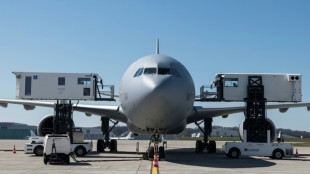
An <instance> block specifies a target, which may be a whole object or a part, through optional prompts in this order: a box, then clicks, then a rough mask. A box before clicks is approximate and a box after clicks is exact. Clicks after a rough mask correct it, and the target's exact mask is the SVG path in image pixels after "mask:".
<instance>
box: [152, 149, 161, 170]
mask: <svg viewBox="0 0 310 174" xmlns="http://www.w3.org/2000/svg"><path fill="white" fill-rule="evenodd" d="M151 174H159V169H158V157H157V154H156V153H155V154H154V160H153V165H152V170H151Z"/></svg>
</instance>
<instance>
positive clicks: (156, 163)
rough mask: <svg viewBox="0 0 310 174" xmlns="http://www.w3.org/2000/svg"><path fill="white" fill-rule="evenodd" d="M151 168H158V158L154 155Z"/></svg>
mask: <svg viewBox="0 0 310 174" xmlns="http://www.w3.org/2000/svg"><path fill="white" fill-rule="evenodd" d="M153 167H156V168H158V157H157V154H156V153H155V154H154V160H153Z"/></svg>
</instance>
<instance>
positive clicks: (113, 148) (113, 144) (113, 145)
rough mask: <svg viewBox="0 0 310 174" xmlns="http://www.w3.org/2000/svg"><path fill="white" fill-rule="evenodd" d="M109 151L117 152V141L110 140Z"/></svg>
mask: <svg viewBox="0 0 310 174" xmlns="http://www.w3.org/2000/svg"><path fill="white" fill-rule="evenodd" d="M110 151H111V152H117V141H116V140H111V142H110Z"/></svg>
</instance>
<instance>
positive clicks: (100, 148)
mask: <svg viewBox="0 0 310 174" xmlns="http://www.w3.org/2000/svg"><path fill="white" fill-rule="evenodd" d="M103 145H104V141H103V140H102V139H99V140H98V141H97V152H104V147H103Z"/></svg>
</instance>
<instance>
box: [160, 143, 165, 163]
mask: <svg viewBox="0 0 310 174" xmlns="http://www.w3.org/2000/svg"><path fill="white" fill-rule="evenodd" d="M165 158H166V153H165V148H164V146H160V147H159V160H161V159H165Z"/></svg>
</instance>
